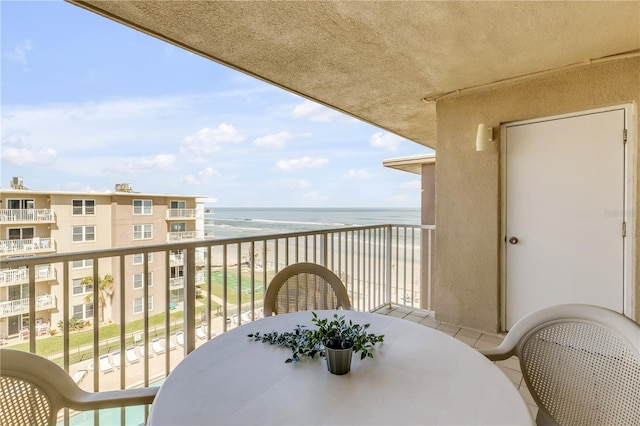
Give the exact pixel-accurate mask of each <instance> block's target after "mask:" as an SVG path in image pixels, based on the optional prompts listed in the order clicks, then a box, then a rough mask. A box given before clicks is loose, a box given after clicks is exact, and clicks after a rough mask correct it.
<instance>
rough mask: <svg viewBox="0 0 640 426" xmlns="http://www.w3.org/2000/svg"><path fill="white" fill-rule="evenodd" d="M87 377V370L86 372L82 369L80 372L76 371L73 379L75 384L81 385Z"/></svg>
mask: <svg viewBox="0 0 640 426" xmlns="http://www.w3.org/2000/svg"><path fill="white" fill-rule="evenodd" d="M86 375H87V370H85V369H80V370H78V371H76V372H75V374H74V375H73V377H72V379H73V382H74V383H75V384H76V385H79V384H80V383H82V381H83V380H84V378H85V376H86Z"/></svg>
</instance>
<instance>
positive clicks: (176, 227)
mask: <svg viewBox="0 0 640 426" xmlns="http://www.w3.org/2000/svg"><path fill="white" fill-rule="evenodd" d="M186 230H187V222H172V223H171V225H169V232H185V231H186Z"/></svg>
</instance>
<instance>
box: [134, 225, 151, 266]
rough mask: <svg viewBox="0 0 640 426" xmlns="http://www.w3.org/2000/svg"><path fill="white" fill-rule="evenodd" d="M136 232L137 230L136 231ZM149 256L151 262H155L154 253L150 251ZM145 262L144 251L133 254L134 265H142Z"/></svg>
mask: <svg viewBox="0 0 640 426" xmlns="http://www.w3.org/2000/svg"><path fill="white" fill-rule="evenodd" d="M134 232H135V231H134ZM147 258H148V259H149V263H153V253H148V254H147ZM143 262H144V255H143V254H142V253H138V254H134V255H133V264H134V265H142V263H143Z"/></svg>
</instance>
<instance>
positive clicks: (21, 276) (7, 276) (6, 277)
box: [0, 265, 57, 287]
mask: <svg viewBox="0 0 640 426" xmlns="http://www.w3.org/2000/svg"><path fill="white" fill-rule="evenodd" d="M35 268H36V282H42V281H53V280H55V279H56V276H57V274H56V268H54V267H53V265H36V266H35ZM28 282H29V269H27V267H24V266H23V267H21V268H16V269H1V270H0V287H3V286H10V285H16V284H27V283H28Z"/></svg>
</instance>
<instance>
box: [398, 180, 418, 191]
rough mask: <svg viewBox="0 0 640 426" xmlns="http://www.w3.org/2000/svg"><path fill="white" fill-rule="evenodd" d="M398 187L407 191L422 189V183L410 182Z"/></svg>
mask: <svg viewBox="0 0 640 426" xmlns="http://www.w3.org/2000/svg"><path fill="white" fill-rule="evenodd" d="M400 187H401V188H409V189H422V183H421V182H420V179H416V180H410V181H407V182H403V183H401V184H400Z"/></svg>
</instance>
